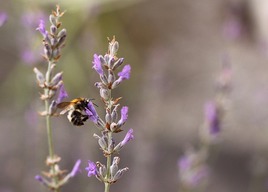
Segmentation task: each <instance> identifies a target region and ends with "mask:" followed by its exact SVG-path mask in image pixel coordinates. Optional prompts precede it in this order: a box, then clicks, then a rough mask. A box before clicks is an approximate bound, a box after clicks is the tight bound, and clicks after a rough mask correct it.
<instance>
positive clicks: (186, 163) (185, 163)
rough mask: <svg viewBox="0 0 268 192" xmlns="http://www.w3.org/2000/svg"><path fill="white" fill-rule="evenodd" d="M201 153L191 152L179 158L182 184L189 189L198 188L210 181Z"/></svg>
mask: <svg viewBox="0 0 268 192" xmlns="http://www.w3.org/2000/svg"><path fill="white" fill-rule="evenodd" d="M205 158H206V156H204V154H203V153H202V152H201V151H193V150H189V151H186V153H185V154H184V155H183V156H182V157H181V158H179V160H178V169H179V179H180V182H181V184H182V185H183V186H184V187H186V188H188V189H192V188H196V187H198V186H199V185H200V184H203V183H205V182H206V181H207V179H208V173H209V171H208V167H207V165H206V164H205Z"/></svg>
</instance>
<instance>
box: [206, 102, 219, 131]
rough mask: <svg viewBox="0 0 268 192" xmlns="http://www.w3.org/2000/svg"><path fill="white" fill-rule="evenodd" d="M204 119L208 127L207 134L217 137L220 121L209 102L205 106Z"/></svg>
mask: <svg viewBox="0 0 268 192" xmlns="http://www.w3.org/2000/svg"><path fill="white" fill-rule="evenodd" d="M205 117H206V120H207V122H208V125H209V133H211V134H212V135H217V134H218V133H219V132H220V119H219V114H218V109H217V106H216V104H215V103H213V102H209V103H207V104H206V106H205Z"/></svg>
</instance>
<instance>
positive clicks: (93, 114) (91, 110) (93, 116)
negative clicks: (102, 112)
mask: <svg viewBox="0 0 268 192" xmlns="http://www.w3.org/2000/svg"><path fill="white" fill-rule="evenodd" d="M86 114H87V115H88V117H89V119H90V120H91V121H93V122H94V123H95V124H97V122H98V119H99V116H98V114H97V111H96V109H95V107H94V105H93V103H92V102H91V101H90V102H89V103H88V105H87V108H86Z"/></svg>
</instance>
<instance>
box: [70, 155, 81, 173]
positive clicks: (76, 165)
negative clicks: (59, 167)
mask: <svg viewBox="0 0 268 192" xmlns="http://www.w3.org/2000/svg"><path fill="white" fill-rule="evenodd" d="M80 164H81V160H80V159H78V160H77V161H76V162H75V164H74V167H73V169H72V171H71V172H70V176H71V177H74V176H75V175H76V174H77V173H78V172H80Z"/></svg>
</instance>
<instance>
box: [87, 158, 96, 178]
mask: <svg viewBox="0 0 268 192" xmlns="http://www.w3.org/2000/svg"><path fill="white" fill-rule="evenodd" d="M85 169H86V171H88V173H87V176H88V177H91V176H92V175H94V176H96V175H97V174H98V170H97V166H96V164H95V163H94V162H92V161H90V160H88V167H86V168H85Z"/></svg>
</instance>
